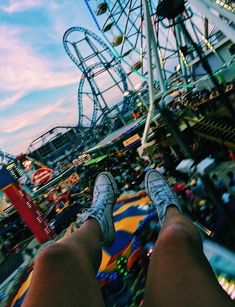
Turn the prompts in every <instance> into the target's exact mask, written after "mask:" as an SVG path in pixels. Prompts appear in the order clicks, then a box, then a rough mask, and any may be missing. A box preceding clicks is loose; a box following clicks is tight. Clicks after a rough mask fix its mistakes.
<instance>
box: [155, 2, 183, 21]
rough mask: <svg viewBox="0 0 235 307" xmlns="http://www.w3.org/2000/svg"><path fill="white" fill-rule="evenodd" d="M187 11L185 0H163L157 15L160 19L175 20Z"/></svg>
mask: <svg viewBox="0 0 235 307" xmlns="http://www.w3.org/2000/svg"><path fill="white" fill-rule="evenodd" d="M184 10H185V6H184V0H178V1H175V0H162V1H161V2H160V3H159V4H158V6H157V12H156V13H157V15H158V16H159V17H162V18H163V19H164V18H168V19H174V18H175V17H176V16H178V15H180V14H182V13H183V11H184Z"/></svg>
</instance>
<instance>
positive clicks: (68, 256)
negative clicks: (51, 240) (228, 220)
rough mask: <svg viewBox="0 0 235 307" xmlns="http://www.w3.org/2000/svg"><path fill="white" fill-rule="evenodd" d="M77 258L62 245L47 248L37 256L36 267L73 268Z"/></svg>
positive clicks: (57, 244)
mask: <svg viewBox="0 0 235 307" xmlns="http://www.w3.org/2000/svg"><path fill="white" fill-rule="evenodd" d="M74 262H75V257H74V255H73V253H72V251H70V249H68V248H67V247H66V246H64V245H63V244H60V243H56V244H52V245H49V246H47V247H45V248H44V249H43V250H42V251H41V252H40V253H39V254H38V256H37V258H36V263H35V265H37V266H40V267H42V266H43V267H44V268H46V267H50V268H52V267H54V268H61V267H70V266H71V267H72V266H73V265H74Z"/></svg>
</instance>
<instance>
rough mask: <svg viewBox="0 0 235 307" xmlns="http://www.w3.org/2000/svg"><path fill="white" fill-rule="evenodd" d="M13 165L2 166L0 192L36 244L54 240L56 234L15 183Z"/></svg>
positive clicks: (15, 174) (15, 170)
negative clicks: (34, 238)
mask: <svg viewBox="0 0 235 307" xmlns="http://www.w3.org/2000/svg"><path fill="white" fill-rule="evenodd" d="M13 164H14V163H13ZM13 164H11V165H9V166H7V167H5V166H4V167H3V168H2V169H1V170H0V190H2V192H3V193H5V194H6V195H7V197H8V199H9V200H10V201H11V203H12V205H13V206H14V207H15V208H16V210H17V211H18V213H19V214H20V216H21V217H22V219H23V220H24V222H25V223H26V224H27V225H28V227H29V228H30V230H31V231H32V233H33V234H34V235H35V237H36V239H37V240H38V242H40V243H44V242H46V241H49V240H51V239H53V238H55V237H56V234H55V233H54V231H53V230H52V229H51V228H50V226H49V224H48V223H47V221H46V220H45V218H44V217H43V215H42V214H41V212H40V211H39V210H38V208H37V206H36V205H35V204H34V203H33V201H32V199H31V198H30V197H29V195H28V194H27V193H26V192H25V191H24V190H23V189H22V187H21V186H20V185H19V184H18V183H17V177H18V176H17V166H15V164H14V165H13Z"/></svg>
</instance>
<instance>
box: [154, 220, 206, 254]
mask: <svg viewBox="0 0 235 307" xmlns="http://www.w3.org/2000/svg"><path fill="white" fill-rule="evenodd" d="M193 227H194V226H193ZM157 246H158V248H164V249H168V250H171V251H173V250H178V249H182V248H195V247H201V239H200V237H199V235H198V234H197V231H196V230H194V229H193V228H188V227H187V225H185V224H184V223H175V224H172V225H170V226H167V227H166V228H163V229H162V231H161V232H160V234H159V237H158V240H157Z"/></svg>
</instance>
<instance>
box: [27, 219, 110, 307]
mask: <svg viewBox="0 0 235 307" xmlns="http://www.w3.org/2000/svg"><path fill="white" fill-rule="evenodd" d="M101 241H102V232H101V229H100V226H99V224H98V223H97V221H96V220H95V219H89V220H87V221H86V222H85V223H84V224H83V225H82V226H81V227H80V228H79V230H78V231H76V232H74V233H73V234H71V236H69V237H66V238H65V239H64V240H62V241H60V242H58V243H55V244H53V245H50V246H48V247H46V248H45V249H44V250H42V252H41V253H40V254H39V255H38V257H37V259H36V263H35V267H34V272H33V277H32V282H31V284H30V288H29V292H28V294H27V296H26V298H25V300H24V303H23V306H24V307H25V306H30V307H36V306H37V307H47V306H50V307H58V306H60V307H73V306H76V307H77V306H81V307H83V306H84V307H87V306H98V307H100V306H104V302H103V299H102V295H101V292H100V289H99V286H98V283H97V280H96V272H97V270H98V268H99V266H100V262H101V257H102V251H101V247H100V243H101Z"/></svg>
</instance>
